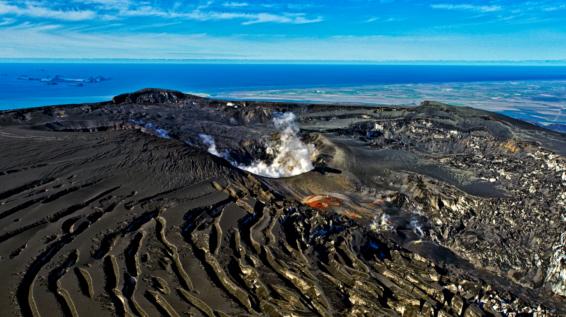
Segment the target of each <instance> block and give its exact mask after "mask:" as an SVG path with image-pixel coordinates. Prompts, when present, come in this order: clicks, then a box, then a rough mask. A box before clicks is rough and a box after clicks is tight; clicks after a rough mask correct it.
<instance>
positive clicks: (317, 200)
mask: <svg viewBox="0 0 566 317" xmlns="http://www.w3.org/2000/svg"><path fill="white" fill-rule="evenodd" d="M341 202H342V201H341V200H340V199H338V198H336V197H333V196H328V195H310V196H307V197H305V198H304V199H303V204H305V205H307V206H309V207H311V208H315V209H326V208H328V207H338V206H340V204H341Z"/></svg>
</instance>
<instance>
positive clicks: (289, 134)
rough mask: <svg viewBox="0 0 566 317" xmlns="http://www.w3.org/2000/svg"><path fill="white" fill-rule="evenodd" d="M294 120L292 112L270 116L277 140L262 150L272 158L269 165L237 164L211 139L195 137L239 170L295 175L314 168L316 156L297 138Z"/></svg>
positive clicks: (275, 176) (202, 135) (257, 162)
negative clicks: (313, 161)
mask: <svg viewBox="0 0 566 317" xmlns="http://www.w3.org/2000/svg"><path fill="white" fill-rule="evenodd" d="M296 118H297V117H296V116H295V114H294V113H292V112H286V113H281V114H278V115H275V116H274V117H273V124H274V125H275V128H276V129H277V130H278V131H279V140H278V141H277V142H272V143H271V144H269V145H268V147H267V149H266V152H267V154H270V155H271V156H273V161H272V162H271V163H267V162H264V161H261V160H256V161H253V162H252V163H251V164H250V165H243V164H240V163H238V162H236V161H234V160H232V159H231V158H230V156H229V154H228V153H226V152H225V153H220V152H219V151H218V149H217V147H216V144H215V142H214V138H213V137H211V136H210V135H207V134H199V137H200V139H201V141H202V142H203V143H204V144H205V145H207V146H208V152H209V153H210V154H212V155H215V156H218V157H222V158H224V159H226V160H227V161H228V162H230V164H232V165H234V166H236V167H237V168H239V169H242V170H245V171H248V172H250V173H253V174H256V175H260V176H265V177H272V178H280V177H290V176H296V175H300V174H303V173H306V172H308V171H310V170H312V169H313V168H314V166H313V164H312V159H313V158H314V156H315V154H316V149H315V147H314V145H312V144H305V143H304V142H303V141H301V139H300V138H299V127H298V126H297V123H296Z"/></svg>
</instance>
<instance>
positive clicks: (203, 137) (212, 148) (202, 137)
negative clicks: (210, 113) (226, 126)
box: [198, 133, 222, 157]
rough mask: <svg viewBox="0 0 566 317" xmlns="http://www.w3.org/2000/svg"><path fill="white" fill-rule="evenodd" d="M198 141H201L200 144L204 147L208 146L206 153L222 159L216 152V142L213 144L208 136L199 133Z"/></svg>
mask: <svg viewBox="0 0 566 317" xmlns="http://www.w3.org/2000/svg"><path fill="white" fill-rule="evenodd" d="M198 136H199V138H200V140H201V141H202V143H204V145H207V146H208V153H210V154H212V155H214V156H218V157H222V155H220V153H219V152H218V149H217V148H216V142H214V138H213V137H212V136H210V135H208V134H204V133H201V134H199V135H198Z"/></svg>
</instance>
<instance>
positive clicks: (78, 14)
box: [0, 1, 96, 21]
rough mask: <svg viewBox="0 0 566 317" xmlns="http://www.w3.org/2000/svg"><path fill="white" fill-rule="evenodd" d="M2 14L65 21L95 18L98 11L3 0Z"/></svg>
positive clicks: (0, 13) (0, 11)
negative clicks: (52, 7) (15, 3)
mask: <svg viewBox="0 0 566 317" xmlns="http://www.w3.org/2000/svg"><path fill="white" fill-rule="evenodd" d="M0 15H17V16H27V17H33V18H46V19H56V20H64V21H83V20H90V19H93V18H94V17H95V16H96V12H94V11H91V10H54V9H50V8H47V7H42V6H37V5H34V4H31V3H27V4H26V5H25V6H23V7H20V6H16V5H11V4H8V3H6V2H4V1H1V2H0Z"/></svg>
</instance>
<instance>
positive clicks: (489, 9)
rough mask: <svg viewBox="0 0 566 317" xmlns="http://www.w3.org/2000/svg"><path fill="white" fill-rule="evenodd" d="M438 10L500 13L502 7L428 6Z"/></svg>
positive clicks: (470, 5) (448, 4) (449, 4)
mask: <svg viewBox="0 0 566 317" xmlns="http://www.w3.org/2000/svg"><path fill="white" fill-rule="evenodd" d="M430 7H431V8H433V9H438V10H460V11H475V12H484V13H487V12H497V11H501V9H502V7H501V6H499V5H475V4H468V3H462V4H452V3H437V4H432V5H431V6H430Z"/></svg>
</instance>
